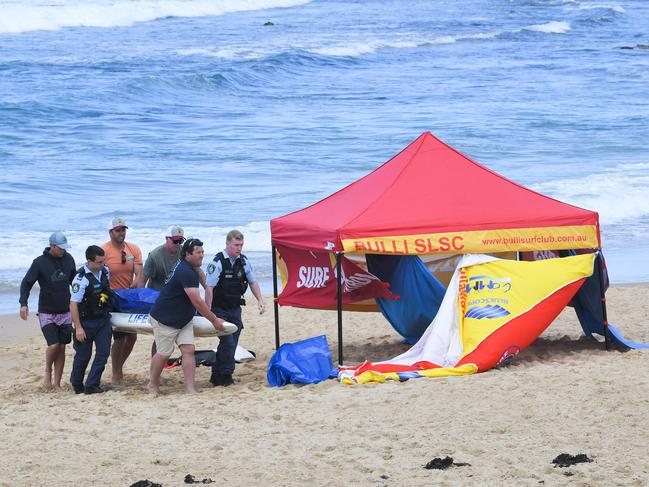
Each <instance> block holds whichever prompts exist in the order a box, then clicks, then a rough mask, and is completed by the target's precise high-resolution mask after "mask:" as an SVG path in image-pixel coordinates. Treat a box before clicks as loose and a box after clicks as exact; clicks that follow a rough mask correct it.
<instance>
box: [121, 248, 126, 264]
mask: <svg viewBox="0 0 649 487" xmlns="http://www.w3.org/2000/svg"><path fill="white" fill-rule="evenodd" d="M122 264H126V252H124V251H123V250H122Z"/></svg>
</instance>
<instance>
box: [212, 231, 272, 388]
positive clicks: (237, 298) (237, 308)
mask: <svg viewBox="0 0 649 487" xmlns="http://www.w3.org/2000/svg"><path fill="white" fill-rule="evenodd" d="M242 250H243V234H242V233H241V232H240V231H239V230H231V231H230V232H229V233H228V235H227V236H226V239H225V250H224V251H223V252H219V253H218V254H216V256H215V257H214V260H213V261H212V262H210V264H209V265H208V266H207V282H206V284H207V287H206V288H205V302H206V303H207V304H208V306H210V308H211V310H212V311H213V312H214V314H215V315H217V316H218V317H219V318H223V319H224V320H226V321H229V322H230V323H234V324H235V325H237V328H238V330H237V332H236V333H234V334H233V335H226V336H221V337H219V346H218V348H217V351H216V361H215V363H214V365H212V376H211V378H210V382H211V383H212V384H214V385H215V386H229V385H232V384H234V380H233V379H232V374H233V373H234V366H235V360H234V353H235V351H236V349H237V344H238V343H239V335H240V334H241V330H243V321H242V320H241V305H243V304H245V303H246V302H245V300H244V299H243V295H244V294H245V292H246V289H247V288H248V285H250V290H251V291H252V294H253V295H254V296H255V298H257V305H258V307H259V314H262V313H263V312H264V311H266V304H265V303H264V298H263V296H262V295H261V290H260V289H259V283H258V282H257V278H256V277H255V273H254V271H253V270H252V264H251V263H250V262H249V261H248V259H247V258H246V256H245V255H243V254H242V253H241V251H242Z"/></svg>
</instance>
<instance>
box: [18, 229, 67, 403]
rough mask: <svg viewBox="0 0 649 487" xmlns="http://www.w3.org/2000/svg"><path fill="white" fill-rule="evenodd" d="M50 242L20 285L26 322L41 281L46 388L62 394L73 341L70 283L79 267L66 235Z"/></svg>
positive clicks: (39, 304) (22, 312) (54, 235)
mask: <svg viewBox="0 0 649 487" xmlns="http://www.w3.org/2000/svg"><path fill="white" fill-rule="evenodd" d="M49 243H50V245H49V247H46V248H45V250H44V251H43V254H42V255H40V256H39V257H37V258H36V259H34V261H33V262H32V265H31V267H30V268H29V270H28V271H27V274H25V277H24V278H23V280H22V282H21V284H20V299H19V301H20V317H21V318H22V319H23V320H26V319H27V317H28V316H29V307H28V306H27V301H28V299H29V292H30V291H31V289H32V287H33V286H34V284H35V283H36V282H38V285H39V287H40V292H39V296H38V321H39V323H40V325H41V331H42V332H43V336H44V337H45V340H46V342H47V351H46V352H45V386H46V387H47V388H48V389H49V388H54V390H55V391H60V390H61V377H62V375H63V366H64V365H65V345H66V344H68V343H70V342H71V341H72V317H71V316H70V283H71V282H72V280H73V279H74V276H75V274H76V265H75V262H74V259H73V258H72V256H71V255H70V254H69V253H67V252H66V250H67V249H69V248H70V245H69V244H68V239H67V238H66V236H65V234H64V233H63V232H61V231H58V232H54V233H53V234H52V235H51V236H50V240H49ZM52 366H54V381H52Z"/></svg>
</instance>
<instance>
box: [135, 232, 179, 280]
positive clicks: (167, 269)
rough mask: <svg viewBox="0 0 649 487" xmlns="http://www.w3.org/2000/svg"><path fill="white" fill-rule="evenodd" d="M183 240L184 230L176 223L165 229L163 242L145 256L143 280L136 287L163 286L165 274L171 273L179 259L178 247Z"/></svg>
mask: <svg viewBox="0 0 649 487" xmlns="http://www.w3.org/2000/svg"><path fill="white" fill-rule="evenodd" d="M184 241H185V231H184V230H183V228H182V227H179V226H178V225H172V226H170V227H169V228H168V229H167V233H166V236H165V243H164V244H162V245H160V246H158V247H156V248H155V249H153V250H152V251H151V252H149V256H148V257H147V258H146V262H145V263H144V272H143V273H142V275H143V281H144V282H141V283H140V284H141V285H139V286H138V287H144V285H145V284H146V287H148V288H151V289H156V290H158V291H159V290H160V289H162V286H164V284H165V281H166V280H167V276H169V274H171V271H173V269H174V267H175V266H176V264H177V263H178V260H179V259H180V249H181V245H182V243H183V242H184Z"/></svg>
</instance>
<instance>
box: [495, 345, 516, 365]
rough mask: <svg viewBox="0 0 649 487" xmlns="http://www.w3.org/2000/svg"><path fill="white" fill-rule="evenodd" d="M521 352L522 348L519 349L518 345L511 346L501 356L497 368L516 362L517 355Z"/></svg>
mask: <svg viewBox="0 0 649 487" xmlns="http://www.w3.org/2000/svg"><path fill="white" fill-rule="evenodd" d="M520 351H521V347H519V346H518V345H509V346H508V347H507V348H506V349H505V350H504V351H503V354H502V355H501V356H500V360H498V363H497V364H496V367H503V366H505V365H509V363H510V362H511V361H512V360H514V357H516V355H518V353H519V352H520Z"/></svg>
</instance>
